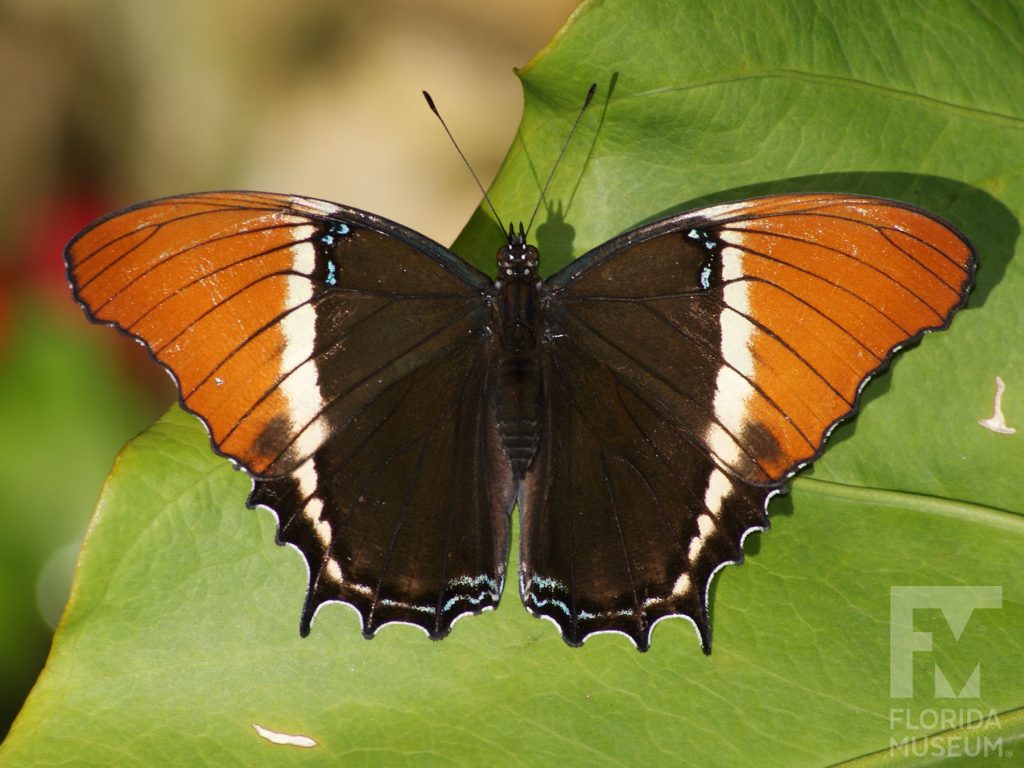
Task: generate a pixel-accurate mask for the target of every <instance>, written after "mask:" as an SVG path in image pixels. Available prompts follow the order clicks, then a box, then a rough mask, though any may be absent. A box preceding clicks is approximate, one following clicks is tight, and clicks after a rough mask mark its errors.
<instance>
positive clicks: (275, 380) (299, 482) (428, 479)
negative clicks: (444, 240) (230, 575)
mask: <svg viewBox="0 0 1024 768" xmlns="http://www.w3.org/2000/svg"><path fill="white" fill-rule="evenodd" d="M66 255H67V261H68V274H69V278H70V280H71V283H72V286H73V288H74V290H75V295H76V297H77V298H78V300H79V301H80V302H81V303H82V304H83V305H84V306H85V307H86V309H87V311H88V312H89V314H90V316H91V317H92V318H93V319H95V320H98V321H100V322H105V323H108V324H111V325H114V326H116V327H118V328H120V329H121V330H123V331H124V332H126V333H128V334H130V335H132V336H134V337H135V338H137V339H139V340H140V341H142V342H143V343H144V344H145V345H146V346H147V348H148V349H149V350H150V352H151V353H152V354H153V356H154V357H155V358H156V359H157V360H158V361H160V362H161V363H162V364H163V365H164V366H165V367H166V368H167V369H168V370H169V371H170V372H171V373H172V374H173V375H174V377H175V380H176V381H177V383H178V386H179V390H180V395H181V399H182V403H183V404H184V406H185V407H186V408H187V409H188V410H190V411H191V412H193V413H195V414H196V415H198V416H199V417H200V418H201V419H202V420H203V422H204V423H205V424H206V426H207V428H208V430H209V432H210V435H211V439H212V441H213V443H214V445H215V446H216V448H217V450H218V451H219V452H220V453H222V454H224V455H226V456H228V457H230V458H232V459H234V460H235V461H236V462H237V463H238V464H240V465H241V466H242V467H244V468H245V469H246V470H248V471H249V472H250V473H251V474H252V475H253V477H254V490H253V493H252V496H251V498H250V502H251V503H254V504H265V505H266V506H269V507H271V508H272V509H273V510H274V511H275V512H276V513H277V515H278V517H279V520H280V526H279V538H280V540H281V541H282V542H289V543H292V544H295V545H296V546H297V547H298V548H299V549H300V550H301V551H302V552H303V554H304V556H305V558H306V560H307V562H308V564H309V567H310V593H309V596H308V598H307V604H306V610H305V612H304V614H303V619H302V628H303V630H304V631H308V628H309V623H310V621H311V620H312V616H313V612H314V611H315V609H316V607H317V606H318V605H319V604H320V603H322V602H325V601H327V600H343V601H345V602H349V603H351V604H352V605H354V606H355V607H356V608H357V610H359V612H360V614H361V616H362V618H363V624H364V631H365V632H366V633H367V634H372V633H373V632H374V631H375V630H376V628H377V627H379V626H380V625H381V624H383V623H386V622H388V621H403V622H408V623H412V624H416V625H419V626H421V627H423V628H424V629H425V630H426V631H427V632H428V633H429V634H431V635H432V636H434V637H439V636H442V635H443V634H445V633H446V632H447V631H448V629H449V628H450V626H451V623H452V621H454V619H455V618H457V617H458V616H459V615H462V614H464V613H467V612H478V611H479V610H482V609H484V608H487V607H490V606H493V605H494V604H496V603H497V600H498V597H499V595H500V589H501V583H502V579H503V574H504V560H505V554H506V550H507V530H506V528H507V522H506V519H507V513H508V508H509V506H510V505H511V485H510V482H509V481H508V479H507V477H506V475H507V466H506V462H505V460H504V457H503V456H502V455H501V454H500V452H495V450H494V444H493V441H491V442H490V443H488V440H489V439H490V438H489V435H490V431H489V429H488V425H487V424H485V423H484V421H483V419H484V415H485V413H486V410H485V408H484V405H485V402H484V401H485V397H486V382H487V375H488V370H489V365H490V363H489V355H490V347H489V346H488V343H487V334H486V324H487V320H488V317H489V310H488V308H487V305H486V302H484V301H482V300H481V295H482V294H483V293H485V292H486V291H487V290H488V289H489V288H490V285H491V281H490V279H489V278H487V277H486V276H484V275H483V274H482V273H480V272H477V271H476V270H475V269H473V268H472V267H470V266H468V265H466V264H465V263H464V262H462V261H461V260H460V259H458V258H457V257H456V256H454V255H453V254H451V253H450V252H449V251H447V250H446V249H444V248H442V247H441V246H439V245H437V244H436V243H433V242H432V241H430V240H428V239H427V238H424V237H422V236H421V235H417V234H416V233H414V232H412V231H411V230H408V229H406V228H404V227H400V226H399V225H397V224H394V223H393V222H388V221H386V220H384V219H381V218H379V217H376V216H374V215H372V214H368V213H365V212H362V211H358V210H355V209H351V208H344V207H342V206H337V205H334V204H332V203H327V202H323V201H318V200H312V199H308V198H298V197H292V196H286V195H272V194H264V193H207V194H197V195H185V196H181V197H177V198H168V199H165V200H160V201H155V202H153V203H149V204H144V205H142V206H137V207H135V208H131V209H127V210H125V211H121V212H119V213H116V214H113V215H112V216H109V217H107V218H105V219H102V220H100V221H98V222H97V223H95V224H94V225H93V226H91V227H90V228H89V229H87V230H85V231H84V232H83V233H82V234H80V235H79V236H78V237H76V238H75V240H74V241H72V243H71V244H70V245H69V246H68V250H67V254H66ZM489 445H490V448H488V446H489ZM503 473H504V474H503ZM489 481H493V483H492V484H491V485H488V482H489ZM456 518H458V519H460V520H463V521H471V523H470V525H471V528H467V526H466V524H465V523H464V522H462V523H460V524H459V525H454V524H453V520H455V519H456Z"/></svg>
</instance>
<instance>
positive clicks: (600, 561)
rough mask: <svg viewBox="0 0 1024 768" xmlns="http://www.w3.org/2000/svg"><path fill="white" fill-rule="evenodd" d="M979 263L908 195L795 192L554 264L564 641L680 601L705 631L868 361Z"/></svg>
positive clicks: (635, 634)
mask: <svg viewBox="0 0 1024 768" xmlns="http://www.w3.org/2000/svg"><path fill="white" fill-rule="evenodd" d="M974 265H975V257H974V253H973V251H972V250H971V247H970V245H969V244H968V243H967V242H966V240H965V239H963V237H962V236H960V235H959V234H958V233H957V232H956V231H955V230H953V229H952V228H951V227H949V226H948V225H946V224H945V223H943V222H941V221H939V220H937V219H936V218H935V217H933V216H931V215H930V214H927V213H925V212H923V211H920V210H918V209H915V208H912V207H910V206H906V205H904V204H901V203H894V202H891V201H886V200H880V199H876V198H866V197H857V196H848V195H806V196H802V195H786V196H776V197H768V198H760V199H756V200H750V201H745V202H741V203H735V204H730V205H722V206H715V207H712V208H707V209H702V210H698V211H694V212H691V213H687V214H681V215H679V216H675V217H671V218H669V219H665V220H662V221H659V222H656V223H654V224H651V225H648V226H646V227H641V228H640V229H638V230H634V231H632V232H629V233H626V234H625V235H622V236H620V237H619V238H616V239H614V240H612V241H610V242H609V243H607V244H605V245H603V246H601V247H599V248H597V249H595V250H594V251H592V252H590V253H589V254H586V255H584V256H582V257H581V258H580V259H578V260H577V261H576V262H574V263H572V264H570V265H569V266H568V267H566V268H565V269H564V270H562V272H560V273H558V274H556V275H554V276H553V277H552V278H550V279H549V280H548V281H547V283H546V284H545V291H546V295H545V297H544V301H545V306H546V307H547V313H546V337H545V355H546V364H545V382H546V393H548V398H549V402H548V413H549V414H550V415H549V418H550V419H551V420H552V422H553V423H551V424H550V425H549V426H548V427H547V428H548V429H552V430H554V432H555V433H556V434H557V433H558V432H559V430H564V431H566V432H567V433H568V435H569V436H570V438H571V440H570V441H569V442H571V445H572V448H571V449H568V448H567V447H566V445H565V444H564V443H559V442H557V441H552V442H548V443H545V444H544V445H543V446H542V450H541V454H540V455H539V456H538V460H537V463H536V467H535V470H534V474H533V476H532V477H530V478H529V479H528V484H527V488H526V493H525V504H524V506H525V509H526V511H527V520H526V521H525V522H524V533H523V541H522V550H523V556H522V572H521V574H520V582H521V589H522V591H523V599H524V601H525V602H526V604H527V606H528V607H530V608H531V610H533V611H534V612H535V613H540V614H542V615H546V616H549V617H550V618H552V619H554V620H555V621H556V622H557V623H558V624H559V626H560V627H561V629H562V631H563V634H564V636H565V637H566V639H567V640H568V641H570V642H573V643H578V642H581V641H582V640H583V639H584V638H585V636H586V635H587V634H590V633H593V632H599V631H604V630H617V631H622V632H624V633H625V634H627V635H629V636H630V637H632V638H633V639H634V641H636V642H637V644H638V647H641V648H644V647H646V644H647V642H648V640H649V633H650V627H651V626H652V625H653V622H655V621H657V620H658V619H659V618H661V617H662V616H666V615H672V614H682V615H686V616H688V617H689V618H691V619H692V620H693V621H694V623H695V624H696V626H697V628H698V630H699V632H700V634H701V637H702V640H703V642H704V645H705V648H706V649H707V648H708V642H709V630H708V622H707V615H706V612H707V606H706V591H707V586H708V581H709V579H710V577H711V576H712V575H713V574H714V572H715V571H716V570H717V569H718V568H719V567H721V566H722V565H724V564H726V563H729V562H734V561H736V560H738V559H739V558H740V557H741V551H740V545H741V540H742V538H743V536H744V535H745V533H746V532H747V531H749V530H751V529H754V528H758V527H763V526H765V525H766V523H767V521H766V518H765V505H766V503H767V500H768V498H770V497H771V495H773V494H774V493H775V492H777V491H778V490H779V488H780V486H781V483H782V482H783V481H784V480H785V479H786V478H788V477H789V476H791V475H792V474H793V473H794V472H795V471H796V470H798V469H799V468H800V467H802V466H804V465H805V464H807V463H808V462H810V461H812V460H813V459H814V458H815V457H817V455H818V454H819V453H820V451H821V450H822V446H823V443H824V441H825V439H826V437H827V435H828V434H829V432H830V431H831V429H832V428H833V427H834V426H835V424H836V423H837V422H838V421H840V420H842V419H843V418H846V417H848V416H849V415H851V414H852V413H853V411H854V409H855V407H856V403H857V397H858V394H859V392H860V389H861V387H862V386H863V384H864V383H865V381H866V380H867V379H868V378H869V377H870V376H871V374H873V373H874V372H876V371H877V370H879V369H880V368H881V367H883V366H884V365H885V364H886V362H887V361H888V360H889V358H890V356H891V355H892V354H893V352H894V351H895V350H896V349H898V348H899V347H901V346H903V345H905V344H907V343H909V342H911V341H913V340H914V339H916V338H918V337H919V336H920V335H921V334H922V333H924V332H925V331H928V330H934V329H939V328H942V327H945V326H946V325H947V324H948V322H949V320H950V318H951V316H952V314H953V312H954V311H955V310H956V309H957V308H959V307H960V306H961V305H962V303H963V302H964V300H965V298H966V293H967V290H968V288H969V286H970V283H971V279H972V275H973V270H974ZM583 457H587V458H586V459H584V458H583ZM569 476H571V477H572V480H571V481H569V480H567V479H566V478H567V477H569ZM540 508H544V509H545V511H546V515H545V519H544V521H543V522H539V521H537V520H536V519H535V517H534V514H533V512H531V509H540ZM598 531H604V532H603V533H600V534H598V533H597V532H598ZM551 537H554V538H556V539H557V540H558V541H559V545H557V546H555V545H552V544H551V543H550V542H549V541H548V539H549V538H551Z"/></svg>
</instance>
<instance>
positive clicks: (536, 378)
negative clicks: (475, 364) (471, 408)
mask: <svg viewBox="0 0 1024 768" xmlns="http://www.w3.org/2000/svg"><path fill="white" fill-rule="evenodd" d="M539 259H540V254H539V253H538V251H537V249H536V248H534V247H533V246H532V245H526V243H525V242H524V240H523V238H521V237H510V239H509V244H508V245H506V246H503V247H502V248H500V249H499V250H498V278H497V280H495V285H494V287H495V290H496V293H497V301H496V303H495V307H494V309H495V312H494V326H495V327H494V331H495V337H496V339H497V345H498V357H499V366H498V370H497V375H496V377H495V384H494V386H495V392H494V400H493V402H494V403H495V408H496V417H497V426H498V436H499V438H500V440H501V445H502V448H503V449H504V450H505V454H506V455H507V456H508V459H509V461H510V462H511V464H512V471H513V473H514V474H515V476H516V477H517V478H522V477H523V476H524V475H525V474H526V471H527V469H529V467H530V464H531V463H532V461H533V458H534V456H535V455H536V453H537V446H538V444H539V443H540V435H541V397H542V391H543V387H542V380H541V367H540V362H539V360H538V349H537V339H538V337H539V334H538V330H539V328H538V322H539V302H538V301H537V294H538V291H539V289H540V278H539V277H538V275H537V264H538V261H539Z"/></svg>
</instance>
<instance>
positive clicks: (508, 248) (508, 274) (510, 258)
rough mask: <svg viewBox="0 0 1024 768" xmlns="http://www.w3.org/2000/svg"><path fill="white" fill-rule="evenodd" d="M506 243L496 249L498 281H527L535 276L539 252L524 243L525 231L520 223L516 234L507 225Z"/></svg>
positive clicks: (510, 226)
mask: <svg viewBox="0 0 1024 768" xmlns="http://www.w3.org/2000/svg"><path fill="white" fill-rule="evenodd" d="M507 237H508V242H507V243H506V244H505V245H503V246H501V248H499V249H498V275H499V279H529V280H532V279H534V278H535V277H536V275H537V264H538V263H539V262H540V251H538V250H537V249H536V248H534V247H533V246H532V245H527V243H526V230H525V229H524V228H523V225H522V223H520V224H519V231H518V232H516V231H515V229H513V227H512V225H511V224H509V225H508V236H507Z"/></svg>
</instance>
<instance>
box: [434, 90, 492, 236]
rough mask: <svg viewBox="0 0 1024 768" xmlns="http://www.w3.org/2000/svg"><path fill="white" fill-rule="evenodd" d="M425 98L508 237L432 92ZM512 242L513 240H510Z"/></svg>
mask: <svg viewBox="0 0 1024 768" xmlns="http://www.w3.org/2000/svg"><path fill="white" fill-rule="evenodd" d="M423 98H424V99H426V100H427V106H428V107H430V111H431V112H433V113H434V117H436V118H437V119H438V120H439V121H440V122H441V127H442V128H444V132H445V133H447V134H448V138H449V139H451V142H452V146H454V147H455V151H456V152H458V153H459V157H461V158H462V162H463V163H465V164H466V168H467V169H468V170H469V175H470V176H472V177H473V181H475V182H476V186H477V188H478V189H479V190H480V193H481V194H482V195H483V196H484V202H485V203H487V207H488V208H490V209H491V213H493V214H494V218H495V219H497V221H498V229H500V230H501V236H502V237H508V233H506V232H505V225H504V224H503V223H502V221H501V216H499V215H498V211H497V210H495V208H494V203H492V202H491V198H490V197H488V195H487V190H486V189H484V185H483V184H481V183H480V177H479V176H477V175H476V171H474V170H473V166H472V165H470V164H469V160H468V159H467V158H466V155H465V153H464V152H463V151H462V147H460V146H459V142H457V141H456V140H455V137H454V136H452V132H451V131H450V130H449V129H448V124H447V123H446V122H445V121H444V118H443V117H441V113H440V112H438V111H437V106H436V105H435V104H434V100H433V99H432V98H430V94H429V93H427V92H426V91H423ZM509 242H511V240H510V241H509Z"/></svg>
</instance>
